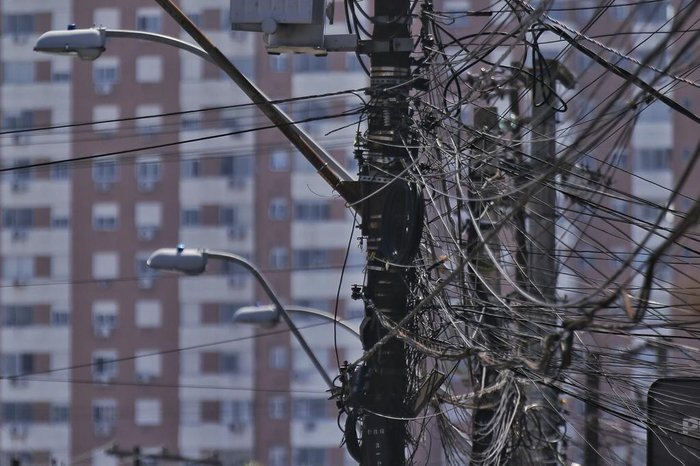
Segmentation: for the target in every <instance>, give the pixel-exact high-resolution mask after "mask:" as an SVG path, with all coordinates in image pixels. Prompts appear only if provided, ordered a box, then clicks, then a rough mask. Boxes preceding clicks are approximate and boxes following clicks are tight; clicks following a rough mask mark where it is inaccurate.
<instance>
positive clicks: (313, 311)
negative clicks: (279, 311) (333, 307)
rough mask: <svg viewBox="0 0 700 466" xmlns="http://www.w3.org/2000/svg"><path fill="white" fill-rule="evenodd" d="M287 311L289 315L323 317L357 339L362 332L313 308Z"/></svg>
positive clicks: (286, 308)
mask: <svg viewBox="0 0 700 466" xmlns="http://www.w3.org/2000/svg"><path fill="white" fill-rule="evenodd" d="M285 311H287V313H290V312H292V313H297V314H308V315H311V316H315V317H321V318H323V319H326V320H330V321H332V322H334V323H335V324H337V325H340V326H341V327H343V328H344V329H345V330H347V331H348V332H350V333H352V334H353V335H355V336H356V337H359V336H360V332H358V331H357V330H356V329H355V328H353V326H352V325H350V324H348V323H346V322H343V321H342V320H338V319H336V318H335V317H333V316H332V315H330V314H327V313H325V312H321V311H319V310H318V309H313V308H311V307H303V306H287V307H285Z"/></svg>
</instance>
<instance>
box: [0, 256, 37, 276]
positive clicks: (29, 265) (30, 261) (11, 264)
mask: <svg viewBox="0 0 700 466" xmlns="http://www.w3.org/2000/svg"><path fill="white" fill-rule="evenodd" d="M2 266H3V267H2V270H3V274H4V276H5V278H6V279H8V280H12V281H14V282H18V283H26V282H27V281H29V280H30V279H32V278H34V258H33V257H30V256H14V257H12V256H11V257H7V256H6V257H4V258H3V259H2Z"/></svg>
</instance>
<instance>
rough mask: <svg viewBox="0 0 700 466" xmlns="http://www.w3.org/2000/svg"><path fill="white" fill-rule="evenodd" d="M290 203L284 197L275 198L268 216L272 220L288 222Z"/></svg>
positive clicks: (271, 202) (271, 201)
mask: <svg viewBox="0 0 700 466" xmlns="http://www.w3.org/2000/svg"><path fill="white" fill-rule="evenodd" d="M287 210H288V203H287V200H286V199H285V198H283V197H275V198H273V199H272V200H270V206H269V207H268V210H267V212H268V216H269V217H270V220H287V217H288V215H289V214H288V212H287Z"/></svg>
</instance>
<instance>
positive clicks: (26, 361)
mask: <svg viewBox="0 0 700 466" xmlns="http://www.w3.org/2000/svg"><path fill="white" fill-rule="evenodd" d="M0 363H2V366H1V367H0V373H2V376H3V377H17V376H20V375H24V374H31V373H33V372H34V355H33V354H31V353H5V354H3V355H2V356H0Z"/></svg>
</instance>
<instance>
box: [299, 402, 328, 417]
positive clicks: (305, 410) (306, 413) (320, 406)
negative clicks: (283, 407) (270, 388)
mask: <svg viewBox="0 0 700 466" xmlns="http://www.w3.org/2000/svg"><path fill="white" fill-rule="evenodd" d="M293 411H294V419H302V420H317V419H324V418H326V417H327V416H328V401H327V400H324V399H320V398H299V399H296V400H294V408H293Z"/></svg>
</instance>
